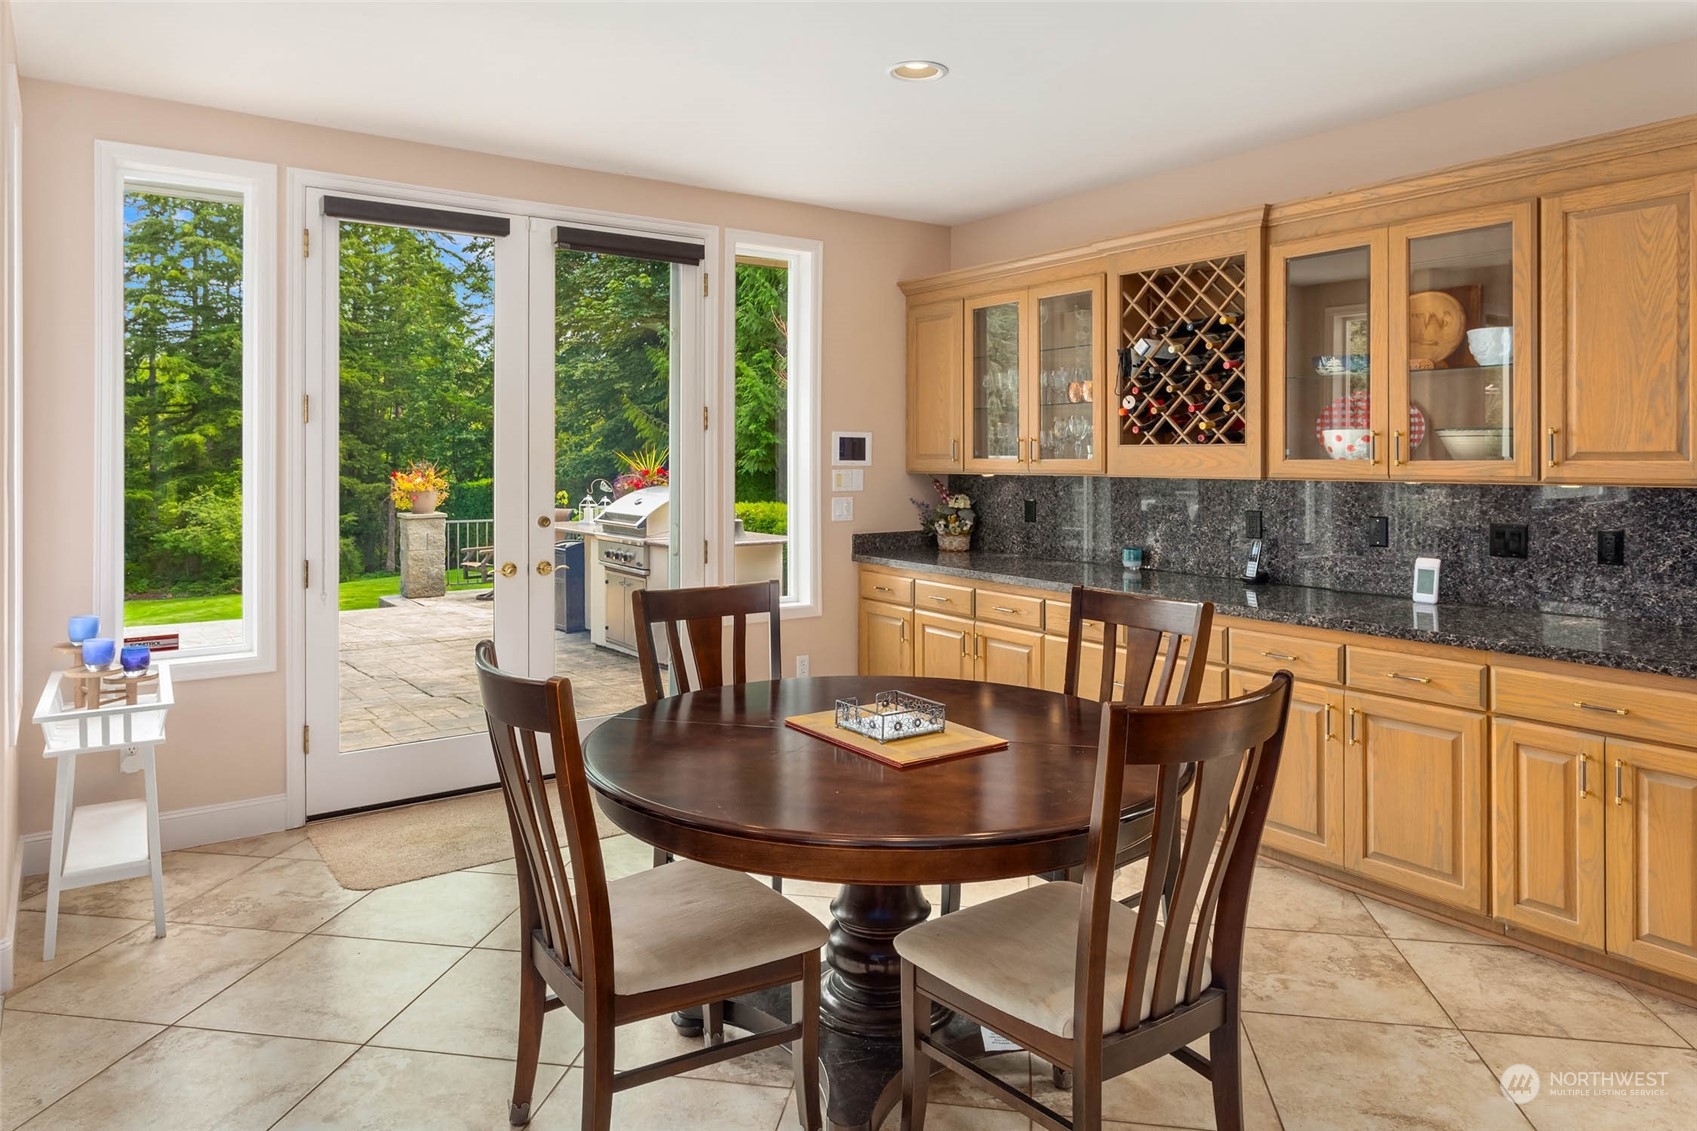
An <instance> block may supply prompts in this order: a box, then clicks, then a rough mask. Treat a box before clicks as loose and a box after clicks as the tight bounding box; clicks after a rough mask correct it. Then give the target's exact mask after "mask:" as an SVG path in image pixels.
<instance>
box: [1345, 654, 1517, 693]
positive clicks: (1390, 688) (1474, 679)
mask: <svg viewBox="0 0 1697 1131" xmlns="http://www.w3.org/2000/svg"><path fill="white" fill-rule="evenodd" d="M1345 659H1346V661H1347V662H1348V665H1349V675H1348V678H1347V680H1346V682H1347V683H1348V684H1349V686H1351V687H1359V688H1361V689H1363V690H1365V691H1383V692H1384V693H1385V694H1387V695H1401V696H1405V697H1406V698H1409V699H1418V700H1420V701H1421V702H1425V703H1447V704H1449V705H1450V706H1452V707H1473V708H1482V707H1484V706H1485V665H1484V664H1469V663H1466V662H1464V661H1461V660H1437V659H1433V658H1432V657H1430V656H1410V655H1408V654H1406V653H1402V652H1390V651H1384V650H1381V649H1378V648H1357V647H1356V646H1355V645H1353V644H1351V645H1350V646H1349V652H1348V655H1347V656H1346V657H1345Z"/></svg>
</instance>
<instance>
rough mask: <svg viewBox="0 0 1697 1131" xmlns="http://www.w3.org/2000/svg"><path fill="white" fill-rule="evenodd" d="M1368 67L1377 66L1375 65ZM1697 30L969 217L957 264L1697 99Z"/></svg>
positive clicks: (1523, 142)
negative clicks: (1686, 36)
mask: <svg viewBox="0 0 1697 1131" xmlns="http://www.w3.org/2000/svg"><path fill="white" fill-rule="evenodd" d="M1363 74H1364V78H1365V79H1366V80H1367V81H1371V76H1370V74H1368V73H1367V72H1364V73H1363ZM1694 76H1697V39H1691V40H1684V41H1681V42H1678V43H1671V44H1667V45H1665V46H1662V47H1656V48H1652V49H1650V50H1648V51H1640V52H1635V53H1634V54H1631V55H1623V56H1619V57H1617V58H1614V59H1607V60H1604V61H1602V62H1599V63H1592V64H1588V65H1586V66H1583V67H1576V68H1574V69H1572V70H1568V71H1561V72H1558V73H1556V74H1551V75H1544V76H1542V77H1540V78H1536V79H1531V80H1529V81H1526V82H1522V83H1517V84H1515V85H1513V86H1506V87H1500V88H1498V89H1496V90H1487V91H1484V92H1482V93H1479V94H1471V95H1468V96H1467V97H1465V98H1457V99H1455V100H1453V101H1449V102H1441V103H1437V104H1434V105H1429V106H1421V107H1418V108H1416V109H1413V110H1407V111H1404V112H1403V113H1400V114H1392V115H1389V116H1387V117H1383V118H1375V119H1373V120H1371V121H1367V122H1357V123H1356V124H1354V125H1350V126H1344V127H1341V128H1339V129H1335V130H1329V131H1327V132H1325V133H1320V134H1314V135H1312V136H1309V137H1303V138H1297V139H1294V140H1291V141H1282V142H1278V143H1276V144H1272V145H1267V146H1264V147H1262V148H1260V149H1254V150H1250V151H1249V152H1247V153H1238V154H1233V155H1231V156H1228V157H1221V158H1219V159H1218V160H1215V161H1210V162H1207V163H1205V164H1200V165H1190V166H1186V167H1184V168H1182V169H1171V170H1166V171H1164V172H1160V173H1154V174H1151V175H1150V176H1147V177H1141V178H1138V179H1136V180H1131V181H1124V182H1122V183H1119V184H1114V185H1109V186H1106V187H1104V188H1099V189H1093V190H1091V191H1089V192H1082V193H1076V194H1074V195H1071V196H1065V197H1061V198H1059V199H1056V200H1052V201H1049V202H1047V203H1044V204H1036V205H1032V206H1031V207H1029V208H1021V209H1018V210H1016V211H1013V212H1005V213H1003V214H1001V215H999V216H991V217H988V218H986V219H983V220H978V221H975V222H972V223H969V224H961V225H958V226H957V227H956V228H955V229H954V232H953V242H952V247H951V250H950V265H951V266H952V267H957V268H958V267H975V266H978V265H979V264H983V263H993V262H996V261H998V260H1002V259H1013V258H1017V257H1020V256H1025V255H1033V254H1037V253H1040V252H1047V251H1055V250H1058V249H1061V248H1065V247H1069V246H1072V245H1074V244H1081V243H1087V242H1090V241H1092V240H1099V239H1106V238H1109V237H1112V236H1120V235H1129V234H1131V233H1134V232H1139V231H1145V230H1147V229H1150V228H1158V227H1161V226H1163V225H1165V224H1170V223H1174V222H1176V221H1181V220H1195V219H1200V218H1202V217H1206V216H1214V215H1218V214H1221V213H1225V212H1232V211H1235V210H1237V209H1239V208H1248V207H1251V206H1253V205H1257V204H1279V203H1283V202H1287V201H1293V200H1304V199H1307V198H1310V197H1318V196H1324V195H1326V194H1328V193H1335V192H1342V191H1344V190H1347V189H1353V188H1362V187H1364V186H1367V185H1372V184H1378V183H1380V182H1383V181H1390V180H1396V179H1399V178H1401V177H1407V176H1411V175H1413V174H1416V173H1425V172H1430V171H1432V170H1434V169H1441V168H1445V167H1447V166H1450V165H1459V164H1462V163H1464V162H1467V161H1474V160H1478V159H1481V158H1486V157H1496V156H1500V155H1502V154H1507V153H1514V152H1517V151H1519V150H1522V149H1535V148H1537V147H1538V146H1542V145H1550V144H1553V143H1555V142H1560V141H1568V140H1571V139H1574V138H1581V137H1588V136H1591V135H1593V134H1602V133H1609V132H1610V131H1612V130H1620V129H1625V128H1626V127H1628V126H1638V125H1643V124H1645V123H1647V122H1657V121H1661V120H1663V119H1666V118H1677V117H1682V116H1684V115H1686V114H1690V113H1692V112H1693V111H1697V78H1694Z"/></svg>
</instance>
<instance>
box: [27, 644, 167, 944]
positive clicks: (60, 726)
mask: <svg viewBox="0 0 1697 1131" xmlns="http://www.w3.org/2000/svg"><path fill="white" fill-rule="evenodd" d="M157 676H158V681H159V682H158V685H157V686H156V687H151V688H147V689H145V690H143V691H142V692H141V693H140V694H139V695H138V696H137V700H138V701H137V702H135V703H125V702H117V703H108V704H106V705H104V706H100V707H84V708H80V709H79V708H77V707H75V706H74V705H73V698H72V697H73V694H74V693H73V690H72V685H71V683H70V681H68V680H66V679H65V678H64V677H65V673H64V672H54V673H53V674H52V675H51V676H49V677H48V680H47V686H46V687H45V688H44V689H43V690H42V692H41V701H40V702H39V703H38V704H37V705H36V708H35V722H36V723H37V724H38V725H39V726H40V727H41V733H42V737H43V738H44V739H45V740H46V745H45V748H44V749H43V750H42V756H43V757H46V758H56V759H58V763H59V765H58V774H57V777H56V778H55V781H54V786H53V842H52V851H51V853H50V854H49V863H48V866H47V923H46V926H45V929H44V930H43V932H42V935H43V939H42V947H41V960H42V961H43V962H51V961H53V952H54V948H55V946H56V944H57V942H58V933H59V895H60V893H61V892H65V891H70V890H72V889H75V888H83V887H89V886H91V885H93V884H106V883H111V882H113V881H114V880H128V879H133V878H135V877H137V876H152V877H153V933H154V935H155V936H156V937H158V938H164V937H165V877H164V872H163V869H162V864H163V859H162V855H161V853H160V850H159V782H158V779H157V778H156V777H155V775H154V769H153V765H154V763H153V749H154V747H155V746H157V745H158V744H159V743H161V742H164V741H165V713H166V711H168V710H169V709H170V707H171V704H172V702H173V699H172V691H171V669H170V666H169V665H166V664H161V665H159V668H158V672H157ZM112 750H115V751H118V752H119V765H120V766H121V767H122V768H123V769H124V771H125V772H126V773H135V772H137V771H138V770H139V771H140V773H141V774H142V780H143V782H144V783H145V792H146V797H145V798H144V799H140V800H129V801H106V802H101V803H99V804H94V805H77V804H76V787H77V759H78V758H80V757H82V756H83V755H85V754H97V753H102V752H105V751H112Z"/></svg>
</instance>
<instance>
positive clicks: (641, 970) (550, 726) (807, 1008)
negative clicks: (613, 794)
mask: <svg viewBox="0 0 1697 1131" xmlns="http://www.w3.org/2000/svg"><path fill="white" fill-rule="evenodd" d="M477 676H478V682H479V685H480V688H481V690H482V693H483V706H484V710H485V712H486V713H487V715H488V719H489V738H490V743H491V745H492V746H493V747H494V752H495V763H496V766H497V767H498V769H499V771H500V776H501V791H502V793H503V795H504V796H505V798H506V803H507V818H508V823H509V825H510V826H511V829H512V834H513V854H514V857H515V858H516V860H517V864H518V885H519V924H520V937H521V939H522V940H523V946H524V950H523V952H522V953H521V955H520V960H519V966H520V980H519V1038H518V1066H517V1071H516V1074H515V1079H514V1082H513V1101H512V1106H511V1109H510V1110H509V1113H508V1115H509V1119H510V1120H511V1122H512V1123H513V1124H514V1125H515V1126H517V1125H522V1124H525V1123H528V1122H529V1121H530V1114H531V1112H530V1101H531V1094H532V1089H533V1087H534V1086H535V1082H536V1067H537V1060H538V1057H539V1055H540V1053H541V1048H542V1022H543V1017H544V1015H545V1014H546V1013H547V1012H549V1011H551V1010H554V1009H557V1008H559V1007H560V1006H562V1005H563V1006H565V1007H566V1008H568V1009H570V1010H571V1011H572V1012H573V1013H574V1014H576V1015H577V1016H578V1018H579V1019H580V1020H581V1021H582V1022H583V1040H584V1051H583V1123H582V1126H583V1128H584V1129H585V1131H605V1129H606V1128H608V1127H610V1126H611V1123H612V1105H613V1094H614V1093H615V1092H619V1091H622V1090H624V1089H626V1088H632V1087H636V1086H637V1085H639V1084H646V1083H650V1082H652V1081H654V1080H659V1079H662V1078H664V1077H667V1076H675V1075H677V1074H678V1073H681V1072H688V1071H691V1070H693V1069H696V1068H702V1067H705V1066H706V1065H709V1064H713V1063H716V1062H718V1061H721V1060H727V1059H729V1058H731V1057H734V1056H741V1055H743V1054H744V1053H751V1052H757V1051H759V1050H760V1049H765V1048H771V1047H772V1046H774V1045H778V1044H781V1043H783V1042H786V1041H787V1042H790V1043H791V1046H792V1049H793V1052H794V1057H795V1084H796V1092H797V1097H798V1099H799V1101H800V1102H799V1103H798V1105H797V1107H798V1111H799V1114H800V1117H801V1121H802V1126H803V1127H805V1128H808V1129H809V1131H818V1128H819V1126H820V1106H819V1067H818V1065H819V1020H818V1018H819V963H820V954H821V948H822V947H823V946H824V944H825V928H824V927H823V926H821V925H820V923H819V922H818V921H817V920H816V919H814V918H813V916H811V915H809V914H808V913H807V912H805V911H803V910H801V909H800V908H799V907H797V906H795V905H794V904H793V903H790V902H789V901H788V900H786V899H785V898H784V897H783V896H781V895H779V894H778V893H776V892H774V891H772V890H771V889H770V888H768V887H766V886H765V885H764V884H762V883H760V882H759V881H757V880H754V879H751V878H749V877H748V876H746V875H744V874H743V873H741V872H728V871H724V870H722V869H719V868H711V867H708V866H707V865H705V864H698V863H695V862H694V861H689V860H680V861H677V862H676V863H673V864H668V865H667V866H666V867H664V868H655V869H653V870H652V871H647V872H638V873H637V874H636V875H633V876H627V877H625V878H624V879H619V880H613V881H612V882H608V880H607V877H606V873H605V871H604V869H603V864H602V858H601V842H600V840H599V838H598V834H597V832H596V827H595V814H594V809H593V807H592V802H591V799H590V790H589V784H588V782H587V780H586V779H585V776H584V768H583V750H582V748H581V747H580V746H579V745H578V733H577V718H576V714H575V712H574V710H573V707H572V687H571V683H570V682H569V681H567V680H565V679H559V678H555V679H549V680H530V679H521V678H519V677H517V676H513V675H508V674H507V673H505V672H502V671H500V670H499V669H498V668H497V667H496V662H495V646H494V645H493V644H492V643H491V642H489V641H487V640H485V641H483V642H482V643H480V644H478V646H477ZM544 747H546V749H547V750H548V752H549V753H551V754H552V760H553V767H554V769H555V771H556V775H557V776H556V777H555V782H554V792H555V793H557V795H558V797H557V799H558V803H559V806H560V811H561V814H562V816H563V823H564V825H565V831H566V842H567V844H566V848H567V851H565V852H563V853H562V852H561V846H560V842H559V838H558V836H557V835H556V834H555V831H554V828H555V826H554V820H553V817H552V814H551V807H552V802H551V801H550V798H549V793H550V791H549V788H548V783H547V781H546V779H545V777H544V774H545V773H546V772H547V769H548V767H547V765H546V764H545V762H544V760H543V756H542V755H543V750H544ZM782 985H788V986H789V987H790V1003H791V1012H792V1014H793V1018H792V1020H790V1021H789V1022H787V1023H786V1022H783V1021H780V1020H779V1019H777V1018H774V1017H767V1016H765V1015H759V1016H758V1017H757V1018H754V1019H753V1020H754V1023H755V1024H756V1026H757V1029H756V1031H753V1032H752V1033H751V1035H749V1036H746V1037H740V1038H737V1039H735V1040H730V1041H726V1040H725V1039H724V1026H723V1023H722V1021H721V1018H722V1015H723V1009H722V1003H723V1002H724V1001H726V1000H727V999H729V998H732V997H738V996H740V995H743V994H748V993H752V992H754V991H756V990H761V989H766V988H769V987H773V986H782ZM689 1006H704V1007H705V1009H706V1012H707V1017H708V1024H707V1026H706V1041H705V1047H703V1048H702V1049H700V1050H698V1051H694V1052H690V1053H685V1054H682V1055H679V1056H675V1057H671V1058H668V1059H666V1060H663V1061H659V1062H657V1063H654V1064H648V1065H643V1066H641V1067H638V1068H631V1069H627V1070H625V1071H623V1072H615V1071H614V1069H613V1064H614V1037H615V1030H616V1028H617V1027H618V1026H620V1025H627V1024H630V1023H632V1022H636V1021H641V1020H643V1019H645V1018H649V1017H659V1016H663V1015H665V1014H668V1013H671V1012H673V1011H674V1010H678V1009H682V1008H685V1007H689ZM741 1023H742V1022H740V1021H739V1024H741Z"/></svg>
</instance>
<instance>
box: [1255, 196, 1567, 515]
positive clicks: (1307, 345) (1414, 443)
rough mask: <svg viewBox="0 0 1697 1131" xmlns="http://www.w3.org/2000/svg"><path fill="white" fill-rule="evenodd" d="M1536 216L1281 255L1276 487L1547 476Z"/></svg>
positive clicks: (1275, 290)
mask: <svg viewBox="0 0 1697 1131" xmlns="http://www.w3.org/2000/svg"><path fill="white" fill-rule="evenodd" d="M1536 247H1537V232H1536V205H1535V204H1534V203H1533V202H1531V201H1517V202H1513V203H1509V204H1502V205H1493V206H1490V207H1484V208H1474V209H1468V210H1466V211H1463V212H1457V213H1451V214H1447V215H1443V216H1435V217H1429V218H1423V219H1419V220H1414V221H1409V222H1407V223H1402V224H1395V225H1391V226H1389V227H1386V228H1374V229H1367V230H1362V231H1359V232H1346V233H1341V234H1333V235H1325V236H1317V237H1311V238H1308V239H1304V240H1298V241H1293V242H1289V243H1280V244H1275V245H1274V246H1273V248H1272V249H1271V251H1270V253H1269V256H1268V262H1269V280H1268V291H1269V296H1270V308H1271V309H1270V314H1269V318H1268V321H1269V333H1268V340H1269V350H1268V373H1269V390H1270V395H1269V403H1270V405H1271V417H1272V427H1271V435H1270V439H1269V453H1268V456H1269V458H1268V467H1269V470H1270V472H1271V474H1273V475H1275V476H1282V477H1298V478H1305V479H1385V478H1390V479H1406V480H1443V481H1449V482H1456V481H1461V482H1487V481H1493V480H1509V481H1531V480H1533V479H1535V478H1536V477H1537V466H1536V463H1535V456H1534V451H1535V432H1534V429H1535V427H1536V421H1537V405H1536V397H1537V385H1536V382H1535V381H1534V379H1533V375H1534V359H1535V344H1536V342H1537V326H1536V317H1535V311H1536V297H1537V273H1536V267H1537V261H1536Z"/></svg>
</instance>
